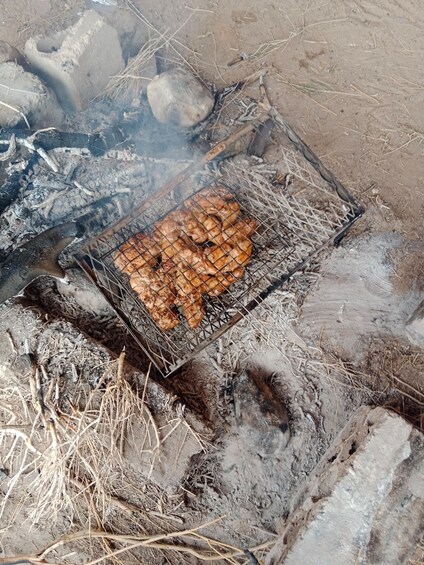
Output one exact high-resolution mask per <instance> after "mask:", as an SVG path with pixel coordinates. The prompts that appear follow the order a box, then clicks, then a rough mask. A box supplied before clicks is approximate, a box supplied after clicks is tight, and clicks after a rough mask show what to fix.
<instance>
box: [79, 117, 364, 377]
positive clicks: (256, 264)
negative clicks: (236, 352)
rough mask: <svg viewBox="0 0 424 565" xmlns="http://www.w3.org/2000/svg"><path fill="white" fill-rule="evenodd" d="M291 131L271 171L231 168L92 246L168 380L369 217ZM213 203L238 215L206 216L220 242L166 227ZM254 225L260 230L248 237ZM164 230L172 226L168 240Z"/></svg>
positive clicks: (93, 257) (120, 306)
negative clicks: (195, 206) (231, 208)
mask: <svg viewBox="0 0 424 565" xmlns="http://www.w3.org/2000/svg"><path fill="white" fill-rule="evenodd" d="M287 128H288V126H286V125H285V124H284V123H283V124H280V125H279V127H278V128H277V129H278V132H277V135H276V136H274V138H275V139H277V141H278V143H277V144H275V145H274V149H273V161H272V166H271V168H270V166H269V165H267V166H264V165H259V166H255V165H252V162H251V161H248V160H246V159H245V160H243V159H240V158H239V159H237V158H234V159H230V160H227V161H225V162H224V163H223V164H222V166H221V167H220V169H219V171H218V170H217V169H215V172H213V173H211V172H208V173H203V175H202V176H201V179H200V184H199V177H196V178H194V177H193V178H192V179H191V182H190V183H189V187H188V188H187V186H186V191H185V195H184V197H182V196H181V192H180V191H179V190H174V191H171V192H170V193H169V194H167V195H166V196H164V197H162V198H160V199H159V200H157V201H156V202H153V203H152V204H151V205H149V206H147V207H145V208H144V209H143V211H142V213H140V214H138V215H137V216H136V217H134V215H130V216H128V218H124V219H123V220H122V221H121V222H119V226H118V227H116V226H115V227H114V228H111V229H110V230H106V232H104V233H103V234H102V235H101V236H100V237H98V238H97V239H95V240H94V241H91V242H89V244H88V245H87V246H86V248H85V249H84V250H83V253H82V254H80V256H79V258H78V260H79V262H80V264H81V266H82V267H83V269H84V270H85V271H86V273H87V274H88V275H89V276H90V277H91V278H92V280H93V281H94V282H95V284H96V285H97V286H98V288H99V289H100V290H101V292H102V293H103V295H104V296H105V298H106V299H107V300H108V301H109V303H110V304H111V305H112V307H113V308H114V310H115V311H116V313H117V314H118V315H119V316H120V318H121V319H122V320H123V322H124V323H125V324H126V326H127V328H128V330H129V331H130V333H131V334H132V335H133V337H134V338H135V339H136V340H137V342H138V344H139V345H140V347H141V348H142V349H143V350H144V352H145V353H146V355H147V356H148V357H149V358H150V360H151V361H152V362H153V363H154V365H155V366H156V367H157V368H158V369H159V370H160V371H161V373H162V374H163V375H164V376H168V375H170V374H171V373H172V372H174V371H175V370H176V369H177V368H178V367H180V366H181V365H183V364H184V363H185V362H187V361H188V360H189V359H191V358H193V356H195V355H196V354H197V353H198V352H199V351H201V350H202V349H203V348H204V347H206V346H207V345H208V344H210V343H211V342H212V341H214V340H215V339H217V338H218V337H219V336H220V335H222V334H223V333H224V332H225V331H226V330H227V329H228V328H229V327H231V326H232V325H233V324H235V323H236V322H237V321H239V320H240V319H241V318H242V317H243V316H245V315H246V314H247V313H248V312H249V311H251V310H252V309H253V308H254V307H255V306H256V305H257V304H259V303H260V302H261V301H262V300H264V299H265V298H266V297H267V296H268V295H269V293H271V292H272V291H273V290H274V289H275V288H277V287H279V286H281V285H282V284H283V283H284V282H285V281H287V280H288V279H289V278H290V277H291V276H292V275H293V273H295V272H296V271H298V270H299V269H301V268H303V267H304V265H305V263H306V262H307V261H308V260H309V259H310V258H311V257H312V256H313V255H315V254H316V253H318V251H319V250H320V249H322V247H323V246H324V245H326V244H328V243H329V242H331V241H334V239H335V238H336V237H338V236H341V235H342V234H343V233H344V232H345V231H346V230H347V229H348V228H349V227H350V226H351V225H352V224H353V222H354V221H355V220H356V219H357V218H358V217H359V216H360V215H361V208H360V207H359V206H358V205H357V204H356V203H355V201H354V200H353V198H352V197H350V195H349V194H348V193H347V191H346V190H345V189H344V188H343V187H342V186H341V185H340V183H338V182H337V181H336V179H334V177H333V175H331V173H329V171H328V170H327V169H325V167H323V165H322V164H321V162H320V161H319V160H318V159H317V158H316V156H315V155H314V154H313V153H312V152H311V151H310V150H309V148H308V147H307V146H306V145H305V144H304V143H303V142H302V141H301V140H300V139H299V138H298V137H297V136H296V134H295V133H294V132H293V131H292V130H291V129H287ZM205 187H206V190H207V192H205ZM205 194H206V195H208V196H207V198H208V199H210V200H211V201H213V203H214V204H216V197H222V198H223V199H224V200H226V202H227V203H229V202H230V203H232V205H233V206H235V209H236V210H237V214H236V215H237V218H235V217H234V218H229V221H228V222H227V223H228V226H226V224H225V218H224V219H223V217H220V212H221V211H222V210H221V209H219V206H218V209H217V208H216V207H215V208H213V207H212V204H211V209H209V208H208V206H207V205H205V204H203V205H202V206H203V209H200V210H199V209H198V211H200V212H208V214H209V215H210V216H212V217H215V219H216V218H218V220H219V222H220V223H221V232H217V235H216V236H214V237H215V239H214V237H212V235H210V232H208V230H207V229H206V232H207V237H206V241H202V239H203V240H204V239H205V236H204V234H203V236H202V237H198V238H197V241H194V240H195V239H196V237H195V236H194V235H193V234H192V233H191V234H190V233H187V230H185V231H184V230H182V231H181V230H180V231H175V230H174V231H172V229H168V228H167V227H166V226H167V222H168V223H169V221H170V218H174V220H175V218H180V216H181V214H182V215H184V214H185V213H187V210H191V211H192V210H193V202H196V199H200V198H204V195H205ZM193 195H195V196H194V198H193ZM222 198H221V200H222ZM225 210H227V209H225ZM180 221H182V220H180ZM240 221H241V224H239V225H238V227H236V228H234V224H235V222H240ZM246 224H249V225H250V227H251V229H250V230H248V231H246V234H243V233H241V231H242V227H243V225H246ZM158 225H159V226H161V225H162V226H163V225H165V227H164V228H160V229H159V237H158ZM201 226H203V229H205V228H204V224H201ZM226 227H227V228H229V230H227V231H225V230H226ZM167 230H168V231H167ZM176 233H178V235H176ZM141 234H143V235H141ZM223 234H224V235H223ZM134 237H135V239H131V238H134ZM225 237H228V239H227V240H225V241H224V239H225ZM137 238H138V240H139V242H141V243H140V244H138V243H137ZM216 238H218V239H216ZM131 242H133V244H131ZM158 246H159V247H160V249H158ZM181 247H182V248H183V251H181ZM125 250H127V252H128V250H129V254H128V255H125ZM187 250H188V251H187ZM229 256H230V259H229V258H228V257H229ZM205 258H206V259H205ZM168 259H170V260H168ZM229 261H232V262H231V263H229ZM220 265H221V266H220ZM230 267H231V268H230ZM214 269H215V271H218V273H217V272H215V271H214ZM217 280H218V282H214V281H217ZM199 281H200V282H199ZM219 281H220V282H219ZM222 282H223V283H224V284H223V285H222V284H221V283H222ZM230 282H231V284H229V283H230ZM211 285H212V287H213V288H212V290H211ZM224 287H225V288H224ZM170 289H171V290H170ZM187 289H188V290H187ZM207 289H209V292H208V290H207ZM184 293H186V294H184ZM191 316H193V317H191ZM164 319H169V323H168V322H166V321H165V322H163V320H164ZM161 320H162V322H161Z"/></svg>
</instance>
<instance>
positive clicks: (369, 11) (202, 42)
mask: <svg viewBox="0 0 424 565" xmlns="http://www.w3.org/2000/svg"><path fill="white" fill-rule="evenodd" d="M134 2H136V3H137V5H138V6H139V8H140V9H141V10H142V11H143V13H144V14H145V16H146V17H147V18H148V19H149V20H150V21H151V22H152V23H153V24H154V25H155V26H156V27H157V28H158V29H160V30H162V31H165V30H167V32H168V33H169V34H172V33H174V32H175V33H176V36H175V37H176V38H177V42H174V43H173V46H174V48H175V49H176V50H178V51H179V54H177V53H176V52H175V50H174V48H173V49H168V50H167V51H166V53H164V54H163V55H164V57H165V58H166V59H167V62H168V63H170V62H171V63H172V61H177V62H181V56H183V57H184V58H185V59H186V60H187V62H188V63H189V64H190V65H191V66H192V67H193V68H194V69H195V70H196V71H197V72H198V73H199V74H200V75H201V76H202V77H204V78H205V79H206V80H208V81H210V82H213V83H215V84H216V85H217V86H219V87H222V86H225V85H227V84H232V83H234V82H235V81H237V80H239V79H242V78H244V77H246V76H247V75H250V74H251V73H252V72H254V71H255V70H257V69H260V68H265V67H267V68H269V69H270V70H269V73H268V76H267V79H266V80H267V87H268V93H269V96H270V99H271V100H272V102H273V103H274V104H275V106H276V107H277V108H279V110H280V111H281V112H282V114H283V115H284V116H285V118H286V119H287V120H288V121H289V122H290V123H291V124H292V125H293V127H294V128H295V130H296V131H298V132H299V134H300V135H301V136H302V137H303V139H304V140H305V141H306V142H307V143H308V144H309V145H310V146H311V147H312V148H313V149H314V150H315V151H316V153H317V154H318V155H319V156H320V157H321V159H322V160H323V162H324V163H325V164H326V165H327V166H328V167H329V169H330V170H332V171H333V172H334V173H335V175H336V176H337V177H338V178H339V179H340V180H341V181H342V182H343V183H344V184H345V185H346V187H347V188H348V189H349V190H350V191H351V192H352V193H353V194H354V195H355V196H356V197H357V198H358V199H359V200H360V201H361V202H362V203H363V204H364V205H365V206H366V207H367V209H368V212H367V213H366V214H365V217H364V218H363V219H362V220H361V222H360V223H359V224H358V225H357V226H356V227H355V230H354V235H355V236H358V239H357V240H354V242H353V243H351V240H349V244H348V245H347V246H345V247H344V248H342V249H341V250H338V251H337V252H336V253H335V254H334V256H333V257H332V258H330V259H329V261H328V263H326V264H325V266H324V269H323V274H322V277H321V276H320V277H321V278H320V280H319V284H318V285H317V291H316V293H315V294H312V295H311V296H310V297H309V299H308V300H307V301H306V302H305V304H304V307H303V312H302V317H301V320H300V322H299V330H300V332H301V333H302V335H303V336H304V337H305V339H308V340H310V343H313V342H314V341H318V340H320V338H321V330H322V327H324V328H325V329H326V339H327V343H328V344H329V345H330V347H331V348H332V349H334V350H335V351H336V352H338V353H340V354H342V355H343V356H344V358H347V359H348V360H351V359H352V352H355V353H357V354H358V356H359V357H357V358H356V359H355V361H356V362H357V363H359V364H361V363H362V364H363V366H364V367H366V368H367V369H369V370H370V371H371V372H373V374H374V373H375V374H377V373H378V370H379V368H380V366H379V362H377V361H376V359H378V358H379V355H380V352H381V350H382V347H383V346H384V340H383V341H381V340H380V341H378V339H379V336H381V335H383V334H384V335H386V334H388V335H390V336H391V339H392V338H393V339H400V338H402V336H403V324H404V321H405V319H406V318H407V316H408V314H409V313H410V312H411V311H412V310H413V308H414V307H415V306H416V304H417V303H418V302H419V300H420V299H422V292H423V288H424V260H423V259H422V254H421V248H420V241H421V239H422V237H423V235H424V234H423V232H424V226H423V223H422V217H423V213H424V198H423V196H422V190H421V185H420V183H421V181H422V178H423V176H424V164H423V161H422V141H423V139H424V137H423V136H424V123H423V120H424V118H423V116H422V112H421V111H420V110H421V107H422V98H423V89H424V76H422V75H423V74H424V71H423V70H422V65H421V62H422V58H423V55H424V42H423V40H422V26H423V23H424V15H423V13H422V9H421V8H422V4H421V2H420V1H419V0H402V1H398V0H379V1H378V2H366V1H364V0H333V1H328V2H326V1H325V0H287V1H285V2H284V3H283V4H284V5H281V4H282V3H279V2H275V1H271V0H262V2H260V3H258V2H255V1H251V0H245V1H241V0H228V1H226V2H223V1H221V2H219V1H214V0H196V2H190V3H183V2H180V1H177V0H167V1H166V2H165V0H164V2H162V3H158V2H157V0H156V1H154V0H143V2H141V0H134ZM84 8H85V3H84V2H83V1H82V0H81V1H79V0H75V1H71V0H67V1H63V0H37V1H34V0H15V2H14V3H10V2H9V1H8V0H3V1H0V14H1V17H0V38H1V39H4V40H6V41H9V42H10V43H12V44H13V45H16V46H17V47H20V48H22V47H23V45H24V43H25V41H26V39H27V38H28V37H31V36H33V35H35V34H37V33H44V32H46V30H49V31H52V30H56V29H60V28H61V27H63V26H66V25H70V24H71V23H73V21H74V20H75V19H76V17H77V16H78V13H79V12H80V11H81V10H83V9H84ZM229 63H233V64H231V66H228V64H229ZM365 232H367V234H366V235H365V236H364V234H365ZM349 246H350V247H349ZM369 248H372V252H368V249H369ZM351 269H352V270H353V269H354V270H355V277H353V278H350V277H349V270H351ZM335 278H337V280H338V287H337V296H336V298H334V295H332V292H333V289H334V287H333V285H332V281H333V282H334V279H335ZM329 281H330V282H329ZM358 293H362V294H361V296H363V297H364V300H359V299H357V296H359V294H358ZM323 295H324V296H326V297H327V299H328V300H327V303H328V304H329V308H328V309H326V311H325V315H324V313H323V311H322V310H319V309H318V310H317V303H319V302H320V301H321V302H322V296H323ZM352 296H355V300H354V301H353V302H352V301H351V297H352ZM333 298H334V300H332V299H333ZM346 305H347V307H346ZM370 305H371V306H373V308H374V309H375V310H376V311H373V308H372V307H370ZM377 310H378V312H377ZM340 318H342V321H343V322H344V323H345V325H344V326H343V330H342V331H340V332H339V331H337V330H336V331H335V330H334V327H336V328H337V327H339V326H338V324H340ZM376 320H377V322H376ZM311 321H313V323H311ZM314 324H315V326H316V327H315V329H314ZM318 326H319V327H318ZM352 330H355V332H356V331H357V333H355V337H352ZM361 332H362V333H361ZM367 340H368V341H367ZM371 340H377V342H375V341H372V348H371V353H372V355H371V353H369V351H370V350H368V352H367V349H366V348H364V349H361V348H363V347H364V343H368V345H369V344H370V342H371ZM388 343H389V342H388V341H386V346H387V344H388ZM390 343H391V342H390ZM394 343H395V342H394ZM405 347H406V346H405ZM391 350H392V351H394V350H395V346H393V347H392V349H391ZM359 352H362V356H361V355H360V353H359ZM413 354H414V351H413V350H411V348H409V349H408V348H407V351H406V353H402V356H400V357H399V358H401V359H406V358H408V359H409V358H410V357H411V355H413ZM399 355H400V354H399ZM421 355H422V353H421ZM385 359H386V358H385ZM387 363H388V370H392V371H394V374H396V375H402V374H403V373H404V366H405V364H404V362H403V361H402V362H399V363H397V360H396V359H395V360H394V361H393V359H392V360H390V367H389V361H387ZM408 366H410V367H411V370H410V373H411V379H414V378H415V379H416V378H417V377H416V376H414V374H413V370H412V368H413V365H412V364H409V365H408ZM423 366H424V360H422V363H421V361H420V363H419V364H418V375H421V376H422V367H423ZM286 378H287V374H286ZM287 382H288V383H289V384H290V386H292V387H293V389H295V388H296V387H297V384H296V383H297V378H296V376H293V379H291V380H290V379H288V381H287ZM318 383H319V378H317V381H316V386H317V388H319V385H318ZM305 386H306V385H305ZM211 387H212V385H211ZM296 392H297V390H296ZM213 394H215V390H214V391H213ZM305 394H306V393H305ZM314 394H315V393H314V392H313V391H312V392H311V396H314ZM330 400H331V399H329V397H328V396H325V395H324V396H323V402H324V404H325V402H330ZM308 402H309V401H308ZM308 402H306V401H305V403H304V404H302V406H303V408H304V409H305V406H309V404H308ZM343 402H344V400H343V401H342V400H340V403H341V404H340V406H341V409H340V410H341V413H340V414H339V413H338V414H337V416H334V419H335V422H334V423H333V422H332V423H331V424H332V426H331V427H330V435H331V434H333V433H336V431H337V429H338V428H339V427H340V426H341V425H342V424H343V421H344V420H345V413H344V405H343ZM310 404H311V405H313V401H311V402H310ZM332 410H333V406H332V405H331V402H330V403H329V405H328V406H327V408H326V410H324V412H326V413H327V415H329V414H331V413H332ZM311 418H312V417H311ZM299 419H300V417H299ZM336 420H337V421H336ZM308 425H312V426H313V425H314V424H313V418H312V424H311V419H310V420H309V424H308V421H307V420H305V419H303V426H304V428H305V430H306V431H304V430H303V429H302V433H304V435H305V437H306V434H307V429H306V428H307V426H308ZM232 433H233V432H231V434H232ZM308 433H309V432H308ZM314 433H316V432H315V431H314ZM231 434H230V435H229V436H228V437H229V439H228V440H227V441H230V442H231V439H232V438H233V439H234V436H235V435H236V434H235V433H234V434H233V435H231ZM301 437H302V435H301V434H300V435H298V437H297V439H296V441H295V442H294V445H292V447H291V448H290V449H292V450H293V453H294V454H296V455H299V454H302V453H303V452H304V448H305V445H304V444H303V445H302V444H301V439H300V438H301ZM308 437H311V445H312V441H316V438H315V436H308ZM237 441H238V440H237ZM227 446H228V444H227ZM225 449H227V447H225V446H224V451H225ZM311 450H312V446H311ZM227 451H228V449H227ZM247 453H249V451H248V450H247ZM315 455H317V454H315ZM299 456H300V455H299ZM242 462H243V459H242ZM237 473H241V472H240V470H239V469H237V468H236V469H235V470H234V469H232V468H230V467H229V470H228V473H227V475H226V477H225V478H226V479H227V480H228V485H224V486H226V488H230V486H229V485H230V484H231V480H232V479H233V475H234V474H237ZM245 496H247V494H246V492H245V491H244V490H242V491H241V494H240V498H244V497H245ZM224 510H225V508H224ZM256 511H257V512H258V513H259V514H260V513H263V509H262V508H259V509H255V512H256ZM270 527H271V526H270Z"/></svg>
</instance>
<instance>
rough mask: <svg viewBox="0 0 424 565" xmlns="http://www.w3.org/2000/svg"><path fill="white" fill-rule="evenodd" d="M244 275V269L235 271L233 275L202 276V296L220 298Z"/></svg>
mask: <svg viewBox="0 0 424 565" xmlns="http://www.w3.org/2000/svg"><path fill="white" fill-rule="evenodd" d="M243 275H244V268H243V267H241V268H240V269H235V270H234V271H233V272H232V273H218V274H217V275H200V277H201V279H202V282H203V285H202V294H207V295H208V296H219V295H220V294H222V293H223V292H225V291H226V290H228V289H229V288H230V286H231V285H232V284H234V283H235V282H236V281H237V280H239V279H241V278H242V277H243Z"/></svg>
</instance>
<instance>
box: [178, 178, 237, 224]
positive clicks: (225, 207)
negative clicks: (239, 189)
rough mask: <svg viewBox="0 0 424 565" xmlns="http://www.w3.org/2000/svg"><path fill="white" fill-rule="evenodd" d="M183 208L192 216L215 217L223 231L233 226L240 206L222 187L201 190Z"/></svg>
mask: <svg viewBox="0 0 424 565" xmlns="http://www.w3.org/2000/svg"><path fill="white" fill-rule="evenodd" d="M185 207H186V209H187V210H190V211H192V212H193V213H194V214H198V213H203V214H207V215H209V216H215V217H217V218H218V219H219V220H220V222H221V224H222V228H223V229H225V228H227V227H228V226H230V225H231V224H234V222H235V221H236V220H237V218H238V217H239V216H240V206H239V205H238V203H237V202H236V201H235V200H234V196H233V195H232V194H231V192H230V191H229V190H227V189H226V188H224V187H223V186H219V187H215V188H208V189H205V190H201V191H200V192H199V193H198V194H195V195H194V196H193V197H192V198H190V199H189V200H188V201H187V202H186V204H185Z"/></svg>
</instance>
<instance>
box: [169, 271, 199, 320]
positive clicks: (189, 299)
mask: <svg viewBox="0 0 424 565" xmlns="http://www.w3.org/2000/svg"><path fill="white" fill-rule="evenodd" d="M202 286H203V281H202V278H201V276H200V275H199V274H198V273H197V272H196V271H195V270H194V269H193V268H192V267H190V265H187V264H186V263H184V262H181V263H179V264H178V265H177V267H176V270H175V290H176V294H177V304H178V305H179V306H181V309H182V312H183V315H184V317H185V318H186V320H187V323H188V325H189V327H190V328H192V329H196V328H198V327H199V325H200V324H201V322H202V320H203V318H204V315H205V309H204V307H203V299H202V294H201V291H202Z"/></svg>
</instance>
